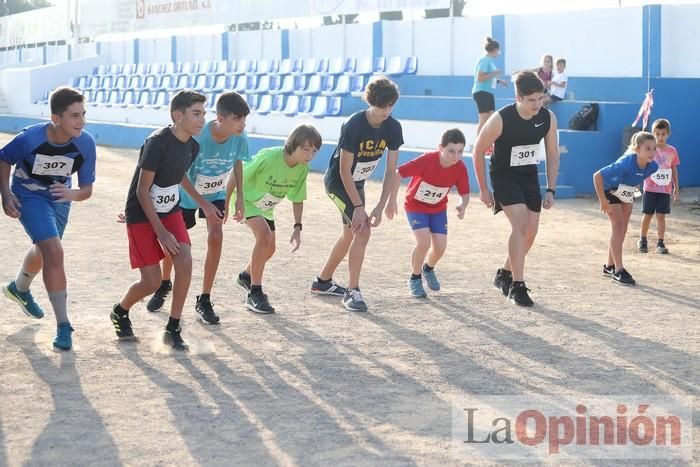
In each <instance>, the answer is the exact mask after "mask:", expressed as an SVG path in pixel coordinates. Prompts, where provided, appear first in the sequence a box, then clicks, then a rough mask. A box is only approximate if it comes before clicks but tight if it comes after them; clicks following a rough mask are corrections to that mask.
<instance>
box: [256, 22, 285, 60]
mask: <svg viewBox="0 0 700 467" xmlns="http://www.w3.org/2000/svg"><path fill="white" fill-rule="evenodd" d="M259 58H267V59H278V60H279V59H280V58H282V32H281V31H279V30H277V29H266V30H264V31H263V32H262V50H261V51H260V57H259Z"/></svg>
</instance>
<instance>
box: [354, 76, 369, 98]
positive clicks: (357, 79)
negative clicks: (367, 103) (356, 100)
mask: <svg viewBox="0 0 700 467" xmlns="http://www.w3.org/2000/svg"><path fill="white" fill-rule="evenodd" d="M366 85H367V83H366V80H365V77H364V76H362V75H358V76H351V77H350V95H351V96H352V97H362V95H363V94H364V92H365V86H366Z"/></svg>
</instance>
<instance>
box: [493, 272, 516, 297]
mask: <svg viewBox="0 0 700 467" xmlns="http://www.w3.org/2000/svg"><path fill="white" fill-rule="evenodd" d="M512 282H513V273H512V272H510V271H507V270H505V269H499V270H498V271H496V277H495V278H494V279H493V285H494V287H496V288H497V289H499V290H500V291H501V293H502V294H503V295H504V296H506V297H507V296H508V292H509V291H510V284H511V283H512Z"/></svg>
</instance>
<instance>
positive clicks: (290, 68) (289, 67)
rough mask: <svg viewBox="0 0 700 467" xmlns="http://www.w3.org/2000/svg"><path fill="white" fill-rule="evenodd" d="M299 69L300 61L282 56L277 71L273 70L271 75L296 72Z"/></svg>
mask: <svg viewBox="0 0 700 467" xmlns="http://www.w3.org/2000/svg"><path fill="white" fill-rule="evenodd" d="M300 69H301V62H300V60H297V59H296V58H283V59H282V61H281V62H280V64H279V68H278V69H277V72H273V73H272V74H273V75H289V74H291V73H296V72H298V71H299V70H300Z"/></svg>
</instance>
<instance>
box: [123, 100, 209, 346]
mask: <svg viewBox="0 0 700 467" xmlns="http://www.w3.org/2000/svg"><path fill="white" fill-rule="evenodd" d="M205 102H206V97H205V96H204V95H203V94H200V93H198V92H194V91H190V90H182V91H179V92H178V93H177V94H175V96H173V98H172V101H171V102H170V116H171V118H172V120H173V125H171V126H168V127H165V128H161V129H160V130H156V131H155V132H153V133H152V134H151V135H150V136H149V137H148V138H146V141H145V142H144V143H143V146H142V147H141V154H140V155H139V161H138V164H137V166H136V170H135V171H134V176H133V178H132V180H131V186H130V187H129V194H128V196H127V200H126V207H125V210H124V214H125V217H126V230H127V234H128V236H129V257H130V259H131V267H132V268H133V269H136V268H138V269H139V271H140V272H141V278H140V280H139V281H137V282H134V283H133V284H131V286H130V287H129V290H127V291H126V293H125V294H124V296H123V297H122V298H121V300H120V301H119V303H117V304H115V305H114V307H113V308H112V313H111V314H110V318H111V319H112V324H113V325H114V329H115V331H116V332H117V336H118V337H119V338H121V339H133V337H134V332H133V330H132V328H131V320H130V319H129V309H130V308H131V307H132V306H133V305H135V304H136V303H137V302H138V301H139V300H141V299H143V298H145V297H147V296H149V295H150V294H152V293H153V292H155V291H156V290H157V289H158V287H159V286H160V284H161V272H160V260H162V259H163V258H164V257H165V253H164V252H163V248H165V249H166V250H167V251H168V254H169V255H170V257H171V258H172V261H173V265H174V266H175V283H174V284H173V300H172V304H171V308H170V319H169V320H168V324H167V325H166V328H165V334H164V335H163V342H164V343H165V344H167V345H169V346H171V347H173V348H174V349H176V350H187V344H185V342H184V341H183V339H182V337H181V335H180V331H181V329H180V316H181V315H182V308H183V306H184V304H185V298H186V297H187V291H188V289H189V286H190V279H191V277H192V255H191V252H190V238H189V235H188V234H187V229H186V228H185V222H184V220H183V217H182V211H181V210H180V207H179V205H178V201H179V197H180V196H179V186H182V188H183V189H184V190H185V191H186V192H187V193H188V194H189V195H190V196H191V197H192V198H193V199H194V200H195V202H197V204H198V205H199V207H200V208H201V209H202V211H203V212H204V214H205V216H206V217H207V220H208V221H209V222H221V211H220V210H219V209H217V208H216V207H215V206H214V205H213V204H212V203H210V202H209V201H206V200H205V199H204V198H203V197H202V196H201V195H200V194H199V193H198V192H197V191H196V190H195V188H194V186H193V185H192V182H190V181H189V179H188V178H187V177H186V176H185V173H186V172H187V170H188V169H189V167H190V165H192V162H193V161H194V159H195V158H196V157H197V154H198V153H199V144H198V143H197V142H196V141H195V140H194V139H193V138H192V136H194V135H198V134H199V133H200V132H201V130H202V128H203V127H204V124H205V120H204V113H205V111H204V103H205Z"/></svg>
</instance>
